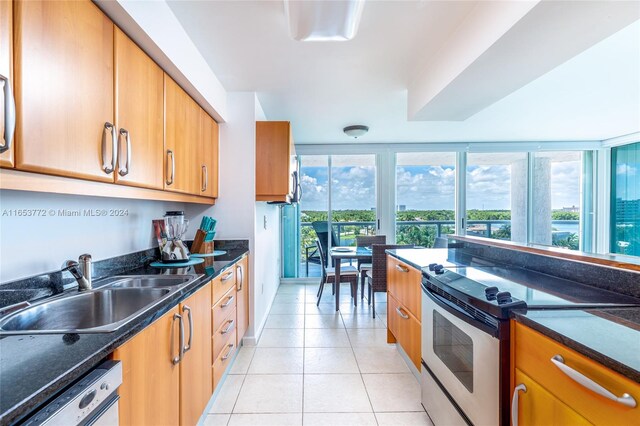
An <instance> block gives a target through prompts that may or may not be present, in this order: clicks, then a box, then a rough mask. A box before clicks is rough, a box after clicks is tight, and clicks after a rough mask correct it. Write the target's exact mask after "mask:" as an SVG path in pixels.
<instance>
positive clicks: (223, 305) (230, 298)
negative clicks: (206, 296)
mask: <svg viewBox="0 0 640 426" xmlns="http://www.w3.org/2000/svg"><path fill="white" fill-rule="evenodd" d="M233 299H235V296H229V298H228V299H227V303H223V304H222V305H220V307H221V308H226V307H227V306H229V305H230V304H231V302H233Z"/></svg>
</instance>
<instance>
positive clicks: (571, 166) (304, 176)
mask: <svg viewBox="0 0 640 426" xmlns="http://www.w3.org/2000/svg"><path fill="white" fill-rule="evenodd" d="M301 172H302V173H301V183H302V191H303V201H302V205H301V207H302V209H303V210H319V211H323V210H324V211H326V210H327V204H328V194H327V192H328V169H327V167H302V170H301ZM467 172H468V173H467V185H468V190H467V208H469V209H483V210H491V209H510V205H511V169H510V167H509V166H505V165H490V166H470V167H469V168H468V169H467ZM332 177H333V194H332V203H333V208H334V209H335V210H345V209H357V210H369V209H370V208H372V207H375V204H376V203H375V168H374V167H363V166H355V167H334V168H333V173H332ZM396 184H397V191H396V197H397V204H398V205H405V206H406V208H407V209H408V210H410V209H416V210H431V209H432V210H441V209H442V210H453V209H454V191H455V171H454V166H453V165H443V166H399V167H398V168H397V171H396ZM579 202H580V167H579V163H577V162H558V163H556V162H553V163H552V164H551V205H552V208H553V209H559V208H561V207H569V206H572V205H579Z"/></svg>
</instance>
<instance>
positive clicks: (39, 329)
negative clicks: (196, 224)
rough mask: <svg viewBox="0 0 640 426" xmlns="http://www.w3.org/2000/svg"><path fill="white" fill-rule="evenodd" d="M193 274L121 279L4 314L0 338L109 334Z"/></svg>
mask: <svg viewBox="0 0 640 426" xmlns="http://www.w3.org/2000/svg"><path fill="white" fill-rule="evenodd" d="M196 278H197V276H196V275H174V276H145V275H141V276H126V277H124V276H120V277H112V278H110V279H107V280H104V281H103V282H99V283H96V284H98V288H97V289H95V290H91V291H87V292H84V293H75V294H73V295H65V296H61V297H58V298H54V299H49V300H44V301H42V302H40V303H37V304H34V305H31V306H28V307H26V308H24V309H21V310H19V311H17V312H15V313H12V314H9V315H7V316H6V317H5V318H3V319H2V320H1V321H0V335H3V334H4V335H7V334H52V333H108V332H112V331H115V330H117V329H118V328H120V327H122V326H123V325H125V324H127V323H128V322H129V321H131V320H133V319H135V318H136V317H138V316H139V315H141V314H143V313H144V312H146V311H148V310H149V309H151V308H153V307H154V306H156V305H157V304H159V303H160V302H162V301H163V300H165V299H167V298H169V297H171V295H173V294H174V293H176V292H178V291H179V290H180V289H181V288H182V287H183V286H185V285H187V284H189V283H190V282H192V281H194V280H195V279H196Z"/></svg>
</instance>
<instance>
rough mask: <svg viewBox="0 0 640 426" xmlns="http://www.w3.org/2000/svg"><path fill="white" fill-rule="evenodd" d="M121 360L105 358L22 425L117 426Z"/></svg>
mask: <svg viewBox="0 0 640 426" xmlns="http://www.w3.org/2000/svg"><path fill="white" fill-rule="evenodd" d="M121 384H122V364H121V363H120V361H105V362H103V363H102V364H100V365H99V366H97V367H96V368H94V369H93V370H91V371H90V372H89V373H87V374H86V375H85V376H84V377H82V378H81V379H80V380H78V381H77V382H76V383H75V384H73V385H72V386H71V387H70V388H68V389H67V390H65V391H64V392H62V393H61V394H60V395H59V396H57V397H56V398H55V399H54V400H53V401H51V402H50V403H48V404H47V405H45V406H44V407H43V408H42V409H40V410H39V411H37V412H36V413H35V414H34V415H33V416H32V417H30V418H29V419H27V421H26V422H25V423H24V425H25V426H27V425H28V426H36V425H47V426H55V425H60V426H70V425H82V426H89V425H92V426H117V425H118V420H119V419H118V399H119V397H118V394H117V392H116V391H117V390H118V387H119V386H120V385H121Z"/></svg>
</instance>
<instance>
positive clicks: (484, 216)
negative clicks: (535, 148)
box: [466, 152, 528, 243]
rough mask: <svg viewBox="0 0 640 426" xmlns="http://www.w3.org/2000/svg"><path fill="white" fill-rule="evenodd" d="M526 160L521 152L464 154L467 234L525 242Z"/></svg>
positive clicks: (524, 154) (525, 155)
mask: <svg viewBox="0 0 640 426" xmlns="http://www.w3.org/2000/svg"><path fill="white" fill-rule="evenodd" d="M527 180H528V161H527V154H526V153H524V152H515V153H486V154H485V153H470V154H468V155H467V188H466V203H467V215H466V216H467V223H466V230H467V235H473V236H478V237H486V238H496V239H501V240H511V241H516V242H519V243H525V242H526V241H527V200H528V194H527Z"/></svg>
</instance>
